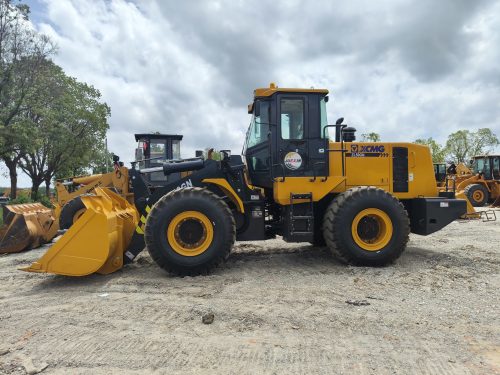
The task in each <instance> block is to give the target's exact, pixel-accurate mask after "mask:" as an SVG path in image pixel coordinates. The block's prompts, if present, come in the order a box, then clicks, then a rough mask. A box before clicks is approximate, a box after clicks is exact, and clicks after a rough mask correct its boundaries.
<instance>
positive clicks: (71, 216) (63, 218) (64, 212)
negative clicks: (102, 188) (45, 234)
mask: <svg viewBox="0 0 500 375" xmlns="http://www.w3.org/2000/svg"><path fill="white" fill-rule="evenodd" d="M86 210H87V208H86V207H85V205H84V204H83V202H82V197H76V198H73V199H71V200H70V201H69V202H68V203H66V204H65V205H64V206H63V208H62V209H61V215H60V217H59V228H60V229H69V228H71V226H72V225H73V224H74V223H75V222H76V221H77V220H78V219H79V218H80V217H81V216H82V215H83V214H84V213H85V211H86Z"/></svg>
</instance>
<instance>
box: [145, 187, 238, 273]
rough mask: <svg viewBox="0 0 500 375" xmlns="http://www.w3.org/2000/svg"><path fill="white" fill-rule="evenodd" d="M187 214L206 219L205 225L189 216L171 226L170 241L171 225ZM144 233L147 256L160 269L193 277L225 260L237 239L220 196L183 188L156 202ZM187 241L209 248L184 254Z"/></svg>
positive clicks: (204, 190) (205, 191)
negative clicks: (171, 236) (149, 256)
mask: <svg viewBox="0 0 500 375" xmlns="http://www.w3.org/2000/svg"><path fill="white" fill-rule="evenodd" d="M188 211H189V212H196V213H197V215H201V217H203V216H204V217H205V218H207V219H208V220H209V224H208V226H206V225H205V224H203V223H202V221H199V220H198V219H196V218H192V217H188V218H187V219H184V221H182V220H181V221H180V222H179V224H177V226H174V227H175V228H174V229H172V230H173V231H174V232H175V236H174V237H173V240H172V241H170V237H169V235H168V233H170V232H169V230H170V229H171V227H170V225H174V224H173V223H175V222H176V220H178V218H179V215H183V214H186V213H188ZM186 221H187V222H188V224H186ZM197 221H198V224H196V222H197ZM185 225H187V227H186V228H184V227H183V226H185ZM189 225H191V226H189ZM204 225H205V226H204ZM198 226H201V227H202V228H203V229H202V232H203V233H202V234H200V231H199V229H196V228H197V227H198ZM183 228H184V229H183ZM207 231H213V232H211V233H212V239H211V242H210V241H209V242H208V243H207V242H205V240H206V238H207V235H206V233H207ZM144 233H145V241H146V246H147V248H148V251H149V254H150V255H151V257H152V258H153V260H154V261H155V262H156V263H157V264H158V265H159V266H160V267H161V268H163V269H164V270H166V271H167V272H169V273H171V274H174V275H179V276H187V275H189V276H196V275H201V274H207V273H209V272H210V271H211V270H212V269H213V268H215V267H217V266H219V265H220V264H221V263H223V262H224V261H225V260H226V259H227V257H228V256H229V252H230V251H231V248H232V247H233V244H234V242H235V240H236V225H235V222H234V217H233V215H232V213H231V210H230V209H229V207H228V205H227V204H226V203H225V202H224V201H223V200H222V199H221V198H220V197H218V196H217V195H215V194H214V193H212V192H210V191H208V190H206V189H201V188H185V189H180V190H176V191H172V192H170V193H168V194H166V195H165V196H163V197H162V198H161V199H160V200H159V201H158V202H156V204H155V205H154V206H153V208H152V209H151V212H150V213H149V215H148V218H147V221H146V228H145V231H144ZM183 236H184V238H185V239H183V238H181V237H183ZM196 236H201V237H199V238H198V237H196ZM193 238H195V239H193ZM208 238H210V237H209V236H208ZM190 239H193V240H192V241H198V240H199V242H196V245H193V246H197V245H198V244H199V243H202V244H203V243H205V244H206V246H208V247H207V248H206V249H205V250H203V251H202V252H201V253H200V254H195V255H187V254H189V250H190V249H189V248H188V247H189V245H190V243H188V242H189V240H190ZM183 241H184V242H183ZM171 242H174V243H171ZM202 247H203V246H202ZM176 248H177V250H176ZM179 248H181V249H180V250H179ZM183 253H184V254H183Z"/></svg>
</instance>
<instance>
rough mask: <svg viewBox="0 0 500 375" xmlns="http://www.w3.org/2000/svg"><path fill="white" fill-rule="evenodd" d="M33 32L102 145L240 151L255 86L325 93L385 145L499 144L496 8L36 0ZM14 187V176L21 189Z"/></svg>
mask: <svg viewBox="0 0 500 375" xmlns="http://www.w3.org/2000/svg"><path fill="white" fill-rule="evenodd" d="M37 7H39V8H40V9H41V10H40V11H39V12H38V14H37V15H36V17H35V19H34V20H33V22H34V23H35V25H36V27H37V28H38V29H39V30H40V31H42V32H44V33H46V34H48V35H50V36H51V37H52V38H53V39H54V41H55V42H56V43H57V44H58V46H59V54H58V55H57V56H56V57H55V61H56V63H58V64H59V65H61V66H62V67H63V69H64V70H65V71H66V72H67V74H69V75H72V76H75V77H77V78H78V79H79V80H81V81H85V82H88V83H91V84H93V85H94V86H95V87H96V88H98V89H99V90H100V91H101V93H102V94H103V99H104V100H105V101H106V102H107V103H108V104H109V105H110V106H111V110H112V117H111V119H110V125H111V129H110V132H109V135H108V144H109V146H110V149H111V150H112V151H114V152H116V153H118V154H120V156H121V157H122V159H123V160H125V161H128V160H131V159H132V157H133V154H134V153H133V149H134V147H135V144H134V143H135V142H134V139H133V133H134V132H145V131H160V132H163V133H177V134H184V141H183V156H185V157H190V156H192V155H194V150H195V149H199V148H204V147H206V146H209V145H211V146H215V147H218V148H231V149H232V150H233V152H239V151H240V150H241V147H242V143H243V137H244V133H245V131H246V127H247V125H248V122H249V118H248V115H247V114H246V104H248V103H249V102H250V101H251V100H252V94H253V89H254V88H255V87H261V86H263V85H268V84H269V82H272V81H273V82H277V83H278V84H279V85H280V86H292V87H293V86H303V87H310V86H315V87H326V88H329V89H330V90H331V91H332V95H331V96H332V98H333V100H332V101H331V102H330V108H329V115H330V122H333V121H334V120H335V118H337V117H340V116H343V117H345V118H346V120H347V122H348V123H349V124H350V125H352V126H355V127H356V128H357V129H358V131H359V133H365V132H370V131H375V132H378V133H380V134H381V135H382V139H383V140H387V141H412V140H414V139H416V138H420V137H431V136H432V137H434V138H436V139H437V140H439V141H441V142H443V141H445V139H446V136H447V135H448V134H449V133H451V132H453V131H455V130H458V129H463V128H468V129H477V128H481V127H490V128H492V129H493V130H494V132H496V134H497V135H499V136H500V106H499V103H500V68H499V65H498V61H500V28H499V25H500V3H499V2H491V1H489V2H488V1H473V2H471V1H465V0H462V1H451V0H448V1H440V2H439V3H436V2H434V1H430V0H429V1H410V0H406V1H402V2H397V3H395V2H393V1H382V2H372V1H355V2H342V3H334V2H331V1H314V2H306V3H304V2H299V1H273V2H271V1H259V2H252V3H248V2H243V1H229V0H228V1H202V2H192V1H186V2H179V1H160V0H158V1H153V0H148V1H137V2H130V1H125V0H111V1H108V0H43V1H42V3H41V7H40V4H37ZM23 181H24V180H23Z"/></svg>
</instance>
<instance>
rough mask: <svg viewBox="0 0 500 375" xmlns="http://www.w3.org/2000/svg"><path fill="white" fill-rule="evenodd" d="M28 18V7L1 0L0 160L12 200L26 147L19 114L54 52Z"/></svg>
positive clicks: (50, 44) (48, 42) (14, 195)
mask: <svg viewBox="0 0 500 375" xmlns="http://www.w3.org/2000/svg"><path fill="white" fill-rule="evenodd" d="M28 15H29V7H28V6H27V5H25V4H18V5H13V4H12V1H10V0H0V159H2V160H3V161H4V163H5V165H6V167H7V169H8V170H9V175H10V180H11V197H12V198H15V197H16V191H17V165H18V163H19V161H20V159H21V156H22V154H23V153H24V151H25V148H26V146H27V145H29V141H28V140H27V138H26V137H25V135H26V134H25V132H24V131H23V129H22V128H23V125H24V124H22V123H21V124H19V123H18V115H19V113H20V112H21V111H22V110H23V105H24V104H25V101H26V98H27V96H28V93H29V92H30V90H31V87H32V85H33V83H34V82H35V81H36V79H37V78H38V77H39V72H40V67H41V64H42V63H43V61H44V60H45V59H46V57H47V56H49V55H51V54H52V53H54V51H55V47H54V45H53V44H52V42H51V41H50V39H49V38H48V37H46V36H44V35H41V34H38V33H36V32H35V31H34V30H33V29H32V28H31V26H30V24H29V20H28Z"/></svg>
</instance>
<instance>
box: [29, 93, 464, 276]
mask: <svg viewBox="0 0 500 375" xmlns="http://www.w3.org/2000/svg"><path fill="white" fill-rule="evenodd" d="M327 102H328V90H325V89H296V88H278V87H276V85H274V84H271V85H270V87H267V88H260V89H256V90H255V92H254V100H253V102H252V104H250V105H249V108H248V109H249V114H251V115H252V120H251V123H250V127H249V129H248V131H247V135H246V141H245V145H244V148H243V153H242V154H243V155H242V156H240V155H231V153H230V152H229V151H224V152H223V155H224V157H223V158H222V160H213V159H207V160H204V159H201V158H194V159H184V160H178V161H173V162H166V163H164V164H163V165H161V166H157V167H152V168H140V166H138V165H137V164H135V165H133V166H132V168H131V169H130V170H129V171H128V173H129V180H130V181H131V192H133V194H134V204H133V205H132V204H131V203H129V202H127V200H126V199H123V198H122V197H120V196H119V195H117V194H115V193H113V192H111V191H109V190H108V189H100V188H96V189H95V195H91V196H82V201H83V203H84V205H85V208H86V211H85V212H84V213H83V215H82V216H81V217H80V218H79V219H78V220H77V221H76V222H75V223H74V224H73V225H72V226H71V227H70V228H69V230H68V231H67V232H66V233H65V234H64V236H63V237H62V238H61V239H60V240H59V241H58V242H56V243H55V244H54V245H53V246H52V247H51V248H50V249H49V250H48V252H47V253H46V254H45V255H44V256H42V257H41V258H40V259H39V260H38V261H36V262H35V263H33V264H32V265H31V266H29V267H26V268H24V270H25V271H29V272H49V273H54V274H62V275H71V276H83V275H88V274H91V273H94V272H97V273H101V274H107V273H110V272H113V271H116V270H118V269H120V268H121V267H122V266H123V265H124V264H126V263H129V262H132V261H133V259H134V258H135V257H136V256H137V255H138V254H139V253H140V252H141V251H142V250H143V249H144V248H145V247H147V249H148V251H149V254H150V255H151V257H152V259H153V260H154V261H155V262H156V263H157V264H158V265H159V266H160V267H161V268H163V269H164V270H166V271H168V272H169V273H172V274H175V275H200V274H206V273H208V272H210V271H211V270H212V269H213V268H214V267H217V266H218V265H220V264H222V263H223V262H224V261H225V260H226V259H227V258H228V256H229V254H230V252H231V249H232V247H233V244H234V242H235V241H257V240H266V239H270V238H274V237H275V236H281V237H282V238H283V240H285V241H287V242H311V243H313V244H316V245H320V246H323V245H326V247H327V248H328V249H329V250H330V252H331V253H332V254H333V255H334V256H335V257H337V258H338V259H339V260H340V261H342V262H345V263H348V264H354V265H364V266H383V265H386V264H389V263H391V262H393V261H395V260H396V259H397V258H398V257H399V256H400V255H401V254H402V252H403V251H404V250H405V248H406V244H407V241H408V237H409V233H410V232H412V233H416V234H419V235H428V234H431V233H433V232H435V231H437V230H440V229H441V228H443V227H444V226H446V225H448V224H449V223H450V222H452V221H453V220H455V219H457V218H459V217H460V216H461V215H463V214H464V213H465V212H466V201H465V200H462V199H456V198H455V197H454V192H438V189H437V187H436V181H435V177H434V171H433V165H432V160H431V155H430V151H429V148H428V147H426V146H422V145H417V144H413V143H404V142H397V143H380V142H377V143H364V142H355V132H356V130H355V129H354V128H352V127H348V126H346V125H343V119H339V120H337V122H336V124H335V125H328V122H327V118H326V113H327V112H326V103H327ZM330 130H332V133H333V131H334V132H335V134H334V135H333V134H332V136H333V138H332V139H330ZM186 171H190V174H188V175H184V177H182V178H180V179H179V180H175V181H167V182H166V183H165V184H164V185H162V186H154V187H151V186H149V185H148V184H147V181H146V179H147V176H148V175H150V174H151V173H158V172H161V173H163V174H164V175H165V176H169V175H171V174H172V173H184V172H186ZM430 181H432V182H433V184H430V183H429V182H430Z"/></svg>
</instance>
